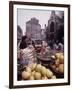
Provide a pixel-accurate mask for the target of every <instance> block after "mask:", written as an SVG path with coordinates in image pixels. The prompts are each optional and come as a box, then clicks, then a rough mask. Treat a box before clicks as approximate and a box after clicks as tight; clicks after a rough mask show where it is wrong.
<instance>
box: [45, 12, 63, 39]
mask: <svg viewBox="0 0 72 90" xmlns="http://www.w3.org/2000/svg"><path fill="white" fill-rule="evenodd" d="M63 16H64V15H63ZM63 16H62V18H61V17H59V16H57V15H56V13H55V11H52V12H51V16H50V19H49V20H48V26H47V27H46V39H47V41H49V40H51V41H56V40H58V41H60V40H61V39H62V38H63V37H64V17H63Z"/></svg>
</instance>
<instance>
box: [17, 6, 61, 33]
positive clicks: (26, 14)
mask: <svg viewBox="0 0 72 90" xmlns="http://www.w3.org/2000/svg"><path fill="white" fill-rule="evenodd" d="M55 13H56V14H57V15H58V16H61V11H55ZM50 15H51V10H50V11H49V10H39V9H38V10H33V9H19V8H18V9H17V25H20V27H21V29H22V30H23V35H24V34H25V31H26V22H27V21H29V20H30V19H31V18H33V17H35V18H36V19H38V20H39V24H40V25H41V29H44V28H45V24H46V26H47V25H48V20H49V19H50Z"/></svg>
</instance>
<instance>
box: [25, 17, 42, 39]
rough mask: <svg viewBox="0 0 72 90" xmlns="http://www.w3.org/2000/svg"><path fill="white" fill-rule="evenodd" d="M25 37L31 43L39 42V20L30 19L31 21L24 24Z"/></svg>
mask: <svg viewBox="0 0 72 90" xmlns="http://www.w3.org/2000/svg"><path fill="white" fill-rule="evenodd" d="M26 36H27V37H29V38H31V39H32V40H33V41H35V40H41V25H40V24H39V20H37V19H36V18H31V20H29V21H28V22H26Z"/></svg>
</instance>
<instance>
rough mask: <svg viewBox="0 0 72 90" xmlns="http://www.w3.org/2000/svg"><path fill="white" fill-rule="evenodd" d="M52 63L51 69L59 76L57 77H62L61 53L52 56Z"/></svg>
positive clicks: (62, 63) (62, 61)
mask: <svg viewBox="0 0 72 90" xmlns="http://www.w3.org/2000/svg"><path fill="white" fill-rule="evenodd" d="M52 59H53V61H54V62H53V63H52V64H51V69H52V70H53V71H54V72H55V73H56V74H59V75H58V77H64V55H63V53H56V54H55V55H53V56H52Z"/></svg>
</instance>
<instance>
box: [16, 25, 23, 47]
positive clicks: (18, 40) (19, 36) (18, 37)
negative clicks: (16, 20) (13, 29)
mask: <svg viewBox="0 0 72 90" xmlns="http://www.w3.org/2000/svg"><path fill="white" fill-rule="evenodd" d="M22 36H23V32H22V29H21V27H20V26H19V25H18V26H17V45H18V43H19V42H20V40H21V38H22Z"/></svg>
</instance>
